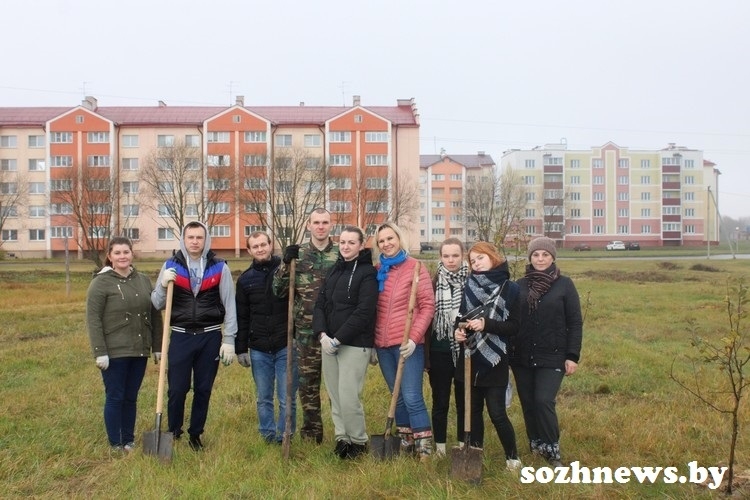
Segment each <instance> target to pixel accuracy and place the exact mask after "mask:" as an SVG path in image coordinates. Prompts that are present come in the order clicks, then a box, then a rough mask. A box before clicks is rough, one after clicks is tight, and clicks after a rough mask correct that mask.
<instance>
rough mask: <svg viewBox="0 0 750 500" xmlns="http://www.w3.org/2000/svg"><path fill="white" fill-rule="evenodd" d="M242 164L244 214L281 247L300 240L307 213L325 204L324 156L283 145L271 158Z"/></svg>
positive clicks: (241, 201) (249, 160)
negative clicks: (266, 229) (269, 234)
mask: <svg viewBox="0 0 750 500" xmlns="http://www.w3.org/2000/svg"><path fill="white" fill-rule="evenodd" d="M244 163H245V167H244V170H243V179H244V181H243V186H242V189H240V190H239V192H240V196H239V201H240V206H241V207H244V213H245V214H248V216H249V217H254V218H255V219H256V220H257V221H258V225H260V226H262V227H266V228H268V231H269V232H270V233H271V235H272V237H273V238H274V239H275V240H276V241H278V243H279V244H280V245H281V246H282V247H285V246H287V245H289V244H292V243H300V242H301V241H302V239H303V238H304V235H305V230H306V226H307V218H308V214H309V213H310V212H311V211H312V210H313V209H314V208H316V207H322V206H325V201H326V198H325V197H326V181H327V178H328V175H327V172H328V169H327V167H326V164H325V162H324V161H323V159H322V158H321V157H319V156H311V155H310V154H308V153H307V151H305V150H304V149H302V148H284V149H282V150H280V151H278V152H277V154H276V155H275V157H274V158H268V157H267V156H265V155H257V156H251V157H249V158H247V159H246V160H245V162H244Z"/></svg>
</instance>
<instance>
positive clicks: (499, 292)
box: [464, 263, 518, 373]
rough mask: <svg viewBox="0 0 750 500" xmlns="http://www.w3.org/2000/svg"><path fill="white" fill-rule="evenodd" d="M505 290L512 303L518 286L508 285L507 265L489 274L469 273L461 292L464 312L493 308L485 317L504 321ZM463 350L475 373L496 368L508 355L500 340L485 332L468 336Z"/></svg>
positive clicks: (505, 309)
mask: <svg viewBox="0 0 750 500" xmlns="http://www.w3.org/2000/svg"><path fill="white" fill-rule="evenodd" d="M506 288H508V291H509V292H510V293H508V294H506V295H507V296H508V300H509V301H510V300H513V297H514V296H515V294H517V290H518V285H516V284H515V283H513V282H511V281H510V274H509V272H508V265H507V263H503V264H501V265H500V266H498V267H495V268H493V269H490V270H489V271H483V272H478V273H471V274H470V275H469V279H468V281H467V282H466V289H465V290H464V297H465V307H466V310H467V311H470V310H472V309H473V308H475V307H479V306H481V305H483V304H492V307H491V308H490V309H489V311H488V312H487V316H486V317H487V318H490V319H494V320H496V321H505V320H507V319H508V316H509V315H510V311H509V310H508V306H507V304H506V301H505V298H504V297H503V292H504V291H505V289H506ZM466 348H467V349H468V350H469V355H470V356H472V360H473V361H474V363H475V365H476V367H477V372H478V373H483V372H487V371H489V370H490V369H492V367H494V366H497V365H498V364H499V363H500V361H501V360H502V357H503V356H504V355H506V353H507V348H506V345H505V342H504V341H503V340H502V339H501V338H500V336H499V335H497V334H494V333H487V332H474V333H473V334H472V335H470V336H469V337H468V338H467V339H466ZM475 354H476V356H475Z"/></svg>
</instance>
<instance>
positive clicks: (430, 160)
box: [419, 154, 495, 168]
mask: <svg viewBox="0 0 750 500" xmlns="http://www.w3.org/2000/svg"><path fill="white" fill-rule="evenodd" d="M445 156H446V157H447V158H450V159H451V161H453V162H454V163H458V164H459V165H463V166H464V167H466V168H479V167H491V166H493V165H494V164H495V161H494V160H493V159H492V156H490V155H486V154H485V155H445ZM441 161H443V156H441V155H420V156H419V167H420V168H427V167H430V166H432V165H434V164H436V163H439V162H441Z"/></svg>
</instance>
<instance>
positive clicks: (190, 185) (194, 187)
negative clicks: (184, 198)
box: [185, 181, 200, 194]
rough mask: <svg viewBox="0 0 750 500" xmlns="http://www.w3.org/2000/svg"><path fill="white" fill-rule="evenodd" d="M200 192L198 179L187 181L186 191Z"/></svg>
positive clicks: (191, 192)
mask: <svg viewBox="0 0 750 500" xmlns="http://www.w3.org/2000/svg"><path fill="white" fill-rule="evenodd" d="M198 192H200V185H199V184H198V181H185V193H190V194H196V193H198Z"/></svg>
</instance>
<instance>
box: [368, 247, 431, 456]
mask: <svg viewBox="0 0 750 500" xmlns="http://www.w3.org/2000/svg"><path fill="white" fill-rule="evenodd" d="M420 264H421V263H420V262H417V265H416V266H414V279H413V280H412V283H411V295H410V296H409V309H408V312H407V314H406V327H405V328H404V340H403V342H401V345H405V344H406V343H407V342H408V341H409V332H410V331H411V323H412V320H413V319H414V305H415V304H416V302H417V286H418V285H419V268H420V267H421V266H420ZM405 363H406V359H405V358H404V357H403V356H399V359H398V366H397V367H396V380H395V381H394V382H393V395H391V404H390V406H389V407H388V418H387V419H386V421H385V432H383V435H382V436H372V439H371V443H370V454H371V455H372V456H374V457H376V458H379V459H386V458H393V457H394V456H396V455H398V454H399V451H400V450H401V438H400V437H398V436H394V435H393V434H392V433H391V429H392V427H393V421H394V420H395V418H396V403H397V402H398V394H399V391H400V389H401V379H402V378H403V376H404V364H405Z"/></svg>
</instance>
